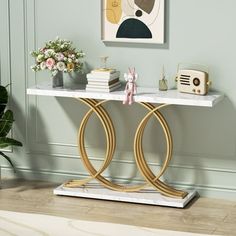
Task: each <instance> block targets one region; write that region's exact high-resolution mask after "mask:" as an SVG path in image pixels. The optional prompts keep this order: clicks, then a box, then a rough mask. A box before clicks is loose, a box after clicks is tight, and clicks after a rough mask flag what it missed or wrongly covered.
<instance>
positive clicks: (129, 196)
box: [53, 184, 197, 208]
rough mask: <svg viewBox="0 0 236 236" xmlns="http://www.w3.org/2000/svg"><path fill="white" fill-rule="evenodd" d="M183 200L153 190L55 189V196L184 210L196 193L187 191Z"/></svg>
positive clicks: (98, 186) (94, 186)
mask: <svg viewBox="0 0 236 236" xmlns="http://www.w3.org/2000/svg"><path fill="white" fill-rule="evenodd" d="M188 192H189V194H188V195H187V196H186V197H185V198H184V199H176V198H170V197H165V196H163V195H161V194H160V193H158V192H157V191H155V190H153V189H144V190H142V191H140V192H132V193H125V192H116V191H112V190H110V189H107V188H104V187H103V186H101V185H97V184H91V185H90V184H88V185H86V186H85V187H79V188H66V187H64V186H63V184H62V185H60V186H59V187H57V188H55V189H54V191H53V193H54V194H55V195H63V196H73V197H82V198H92V199H101V200H112V201H121V202H131V203H141V204H148V205H158V206H169V207H177V208H184V207H185V206H186V205H187V204H188V203H189V202H190V201H191V200H192V199H193V198H194V197H195V196H196V195H197V191H195V190H191V191H188Z"/></svg>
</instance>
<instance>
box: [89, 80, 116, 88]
mask: <svg viewBox="0 0 236 236" xmlns="http://www.w3.org/2000/svg"><path fill="white" fill-rule="evenodd" d="M117 82H119V78H114V79H111V80H108V81H106V80H101V79H89V80H88V85H107V86H108V85H112V84H115V83H117Z"/></svg>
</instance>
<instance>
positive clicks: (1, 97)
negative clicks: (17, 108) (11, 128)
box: [0, 85, 8, 114]
mask: <svg viewBox="0 0 236 236" xmlns="http://www.w3.org/2000/svg"><path fill="white" fill-rule="evenodd" d="M7 102H8V93H7V89H6V87H4V86H1V85H0V114H1V113H3V112H4V110H5V107H6V105H7Z"/></svg>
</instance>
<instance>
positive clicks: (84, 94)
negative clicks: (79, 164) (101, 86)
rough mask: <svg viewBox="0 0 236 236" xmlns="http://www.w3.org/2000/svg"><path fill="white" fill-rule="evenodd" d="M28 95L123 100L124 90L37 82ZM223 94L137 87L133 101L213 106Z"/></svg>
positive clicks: (221, 98) (28, 90)
mask: <svg viewBox="0 0 236 236" xmlns="http://www.w3.org/2000/svg"><path fill="white" fill-rule="evenodd" d="M27 94H28V95H39V96H53V97H73V98H91V99H98V100H113V101H123V100H124V98H125V94H124V90H123V89H122V88H121V89H119V90H116V91H114V92H109V93H108V92H88V91H85V85H81V84H77V85H75V86H73V87H70V88H52V85H51V84H50V83H45V84H38V85H35V86H32V87H30V88H28V89H27ZM223 98H224V95H223V94H221V93H218V92H209V93H208V94H207V95H205V96H202V95H194V94H186V93H180V92H179V91H177V90H176V89H171V90H167V91H159V90H158V88H145V87H138V89H137V94H136V95H135V96H134V101H135V102H149V103H159V104H160V103H165V104H173V105H185V106H200V107H213V106H214V105H215V104H217V103H218V102H220V101H221V100H223Z"/></svg>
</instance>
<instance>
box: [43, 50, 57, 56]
mask: <svg viewBox="0 0 236 236" xmlns="http://www.w3.org/2000/svg"><path fill="white" fill-rule="evenodd" d="M54 53H55V52H54V50H53V49H47V50H46V51H45V52H44V54H45V56H46V57H51V56H53V54H54Z"/></svg>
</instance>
